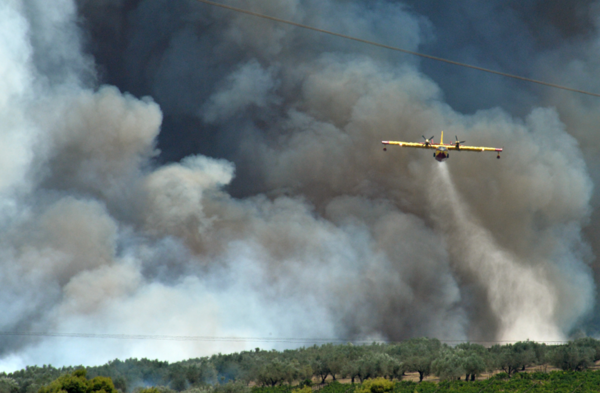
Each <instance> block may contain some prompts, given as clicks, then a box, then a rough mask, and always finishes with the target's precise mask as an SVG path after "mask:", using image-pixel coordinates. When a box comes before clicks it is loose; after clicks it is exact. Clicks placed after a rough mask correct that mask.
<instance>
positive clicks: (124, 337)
mask: <svg viewBox="0 0 600 393" xmlns="http://www.w3.org/2000/svg"><path fill="white" fill-rule="evenodd" d="M0 336H25V337H56V338H83V339H116V340H156V341H209V342H254V343H295V344H327V343H333V344H341V343H347V342H351V343H353V344H371V343H373V342H375V343H380V344H384V343H385V344H397V343H400V342H402V341H383V340H348V339H341V338H310V337H306V338H305V337H240V336H229V337H226V336H173V335H156V334H99V333H60V332H0ZM440 341H441V342H443V343H446V344H460V343H466V342H470V343H480V344H513V343H516V342H518V341H520V340H504V341H499V340H443V339H440ZM521 341H522V340H521ZM536 342H539V343H545V344H564V343H566V342H567V341H536Z"/></svg>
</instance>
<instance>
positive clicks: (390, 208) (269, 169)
mask: <svg viewBox="0 0 600 393" xmlns="http://www.w3.org/2000/svg"><path fill="white" fill-rule="evenodd" d="M229 4H232V5H235V6H240V7H247V8H249V9H252V10H253V11H256V12H263V13H266V14H269V15H274V16H278V17H281V18H286V19H292V20H295V21H298V22H303V23H307V24H311V25H315V26H318V27H327V28H329V29H331V30H335V31H337V32H340V33H344V34H349V35H354V36H360V37H362V38H365V39H371V40H375V41H379V42H385V43H388V44H391V45H396V46H400V47H403V48H405V49H409V50H422V49H423V50H424V49H427V50H431V51H435V50H438V49H443V50H441V51H440V52H439V53H436V54H437V55H443V56H445V55H446V54H447V53H448V54H453V56H449V55H448V56H447V57H453V58H454V59H456V60H459V61H469V62H472V63H475V64H478V65H482V66H486V67H490V68H498V69H502V70H503V71H508V72H514V73H523V74H529V73H533V72H539V73H540V74H542V75H544V76H548V77H552V78H565V79H564V80H565V83H571V82H572V83H573V84H574V85H576V86H575V87H585V86H581V84H582V83H584V82H583V81H584V78H585V77H592V76H593V75H594V74H595V70H596V67H595V64H597V62H596V59H594V57H593V55H592V54H588V55H585V54H586V52H585V51H584V49H585V48H587V47H589V46H590V45H593V44H594V42H595V40H596V39H597V38H596V33H595V24H594V19H593V18H591V19H590V16H589V12H583V11H582V10H588V11H590V10H592V11H593V10H594V9H595V8H594V4H591V3H590V4H588V3H581V7H583V8H580V7H570V8H569V10H570V11H569V15H571V17H570V19H569V20H571V21H572V26H571V24H569V23H566V24H565V23H563V22H562V21H558V20H557V19H556V18H555V17H554V15H555V14H554V13H552V12H550V11H548V9H547V8H544V7H542V8H541V9H540V7H541V5H540V4H541V2H533V1H532V2H525V3H519V4H516V3H515V4H512V3H511V4H510V6H509V7H507V8H506V9H502V10H501V12H497V11H498V10H499V8H498V7H499V3H495V2H491V3H489V2H488V3H486V4H482V3H480V2H471V1H464V2H455V3H453V5H450V4H445V5H443V7H442V8H440V9H439V10H436V11H435V12H434V11H432V9H431V8H429V6H430V5H431V4H428V3H426V2H405V3H399V2H392V1H377V2H368V3H365V2H361V1H341V0H330V1H308V0H295V1H288V2H285V3H282V2H280V1H262V2H250V3H249V2H245V1H241V0H240V1H232V2H230V3H229ZM552 4H553V7H556V5H555V3H552ZM588 6H589V8H588ZM590 12H591V11H590ZM441 14H444V15H447V16H446V19H444V18H442V17H441V16H440V15H441ZM452 21H468V22H469V23H470V25H469V26H467V27H461V26H464V25H465V24H464V23H462V24H460V23H451V22H452ZM492 22H493V23H492ZM539 26H544V27H552V28H551V29H549V30H548V32H540V31H535V34H534V30H535V28H536V27H539ZM486 28H487V30H486ZM454 30H456V31H454ZM494 32H495V34H494ZM450 33H456V34H450ZM459 33H460V34H459ZM483 33H485V34H483ZM465 37H477V39H478V40H479V41H476V40H475V41H473V42H474V43H473V44H472V45H471V46H468V45H461V42H463V43H464V42H465V41H466V38H465ZM498 37H505V38H506V39H498ZM553 43H556V45H553ZM570 44H574V45H573V46H572V47H571V46H570ZM575 44H576V45H575ZM51 49H54V50H51ZM49 52H51V53H49ZM491 53H493V54H494V56H489V55H490V54H491ZM565 53H567V54H569V55H570V56H567V57H566V56H564V54H565ZM503 54H504V55H503ZM0 55H2V58H3V59H6V61H4V62H3V64H2V65H1V66H0V67H1V68H0V81H1V82H0V83H2V86H3V88H2V89H1V90H0V91H1V93H0V118H1V121H2V124H3V129H2V134H1V137H2V138H3V140H2V142H3V143H2V144H0V146H2V149H3V154H2V155H0V167H1V168H2V169H3V177H2V180H1V181H0V214H2V220H0V222H2V224H1V225H0V228H1V230H2V236H1V237H0V239H1V240H0V242H1V244H2V246H1V247H0V250H1V251H0V253H1V255H2V258H1V259H0V261H2V262H1V263H0V271H1V272H2V274H1V275H0V279H1V280H2V284H3V285H2V286H0V299H2V301H3V304H7V305H10V306H7V307H9V308H7V312H5V313H3V316H2V319H1V320H0V322H1V323H2V325H1V328H2V330H3V331H59V332H86V333H88V332H93V333H114V334H163V335H171V336H173V335H185V336H190V335H196V336H239V337H265V336H272V337H307V338H311V337H312V338H319V337H332V338H340V339H344V340H356V339H382V340H401V339H405V338H410V337H417V336H424V335H425V336H434V337H438V338H441V339H470V340H477V339H484V340H494V339H496V340H519V339H527V338H529V339H533V340H560V339H564V338H566V337H568V336H569V334H571V333H572V332H573V331H574V330H576V329H592V327H593V326H594V315H595V313H594V312H593V311H592V310H593V308H594V304H595V298H596V293H595V282H597V280H595V279H594V277H595V276H594V269H595V265H594V264H593V260H594V255H596V249H595V242H594V239H593V238H591V237H590V236H589V234H590V233H593V232H594V228H595V227H594V224H593V223H592V221H591V217H594V214H595V213H594V212H595V210H594V209H595V207H596V203H595V198H594V196H593V188H594V184H595V181H596V179H595V177H594V175H593V173H592V174H591V172H590V168H593V166H592V165H591V163H592V160H591V157H593V153H594V152H595V146H598V144H596V143H595V140H591V142H590V143H586V144H584V143H583V141H585V140H586V137H588V136H589V135H591V130H592V125H593V122H591V121H589V120H586V119H590V118H591V117H589V116H587V115H589V114H590V113H593V112H594V111H595V109H596V108H595V105H596V104H595V102H593V101H590V100H586V99H582V98H581V97H575V96H573V97H572V96H568V97H567V98H565V97H566V96H565V93H562V92H561V93H548V92H547V91H546V90H544V91H542V90H541V89H539V88H537V87H529V86H524V85H520V84H516V83H512V82H505V81H502V80H497V79H494V77H489V76H485V75H479V74H477V75H475V74H472V73H471V71H469V72H467V71H462V70H459V71H458V72H456V73H454V74H453V73H451V72H450V69H449V68H442V67H438V66H432V65H429V64H428V63H426V62H424V61H420V60H418V59H414V58H410V57H407V56H404V55H398V54H395V53H388V52H386V51H382V50H380V49H376V48H370V47H365V46H364V45H361V44H357V43H354V42H346V41H343V40H339V39H338V38H334V37H327V36H323V35H320V34H316V33H314V32H308V31H303V30H301V29H298V28H295V27H292V26H287V25H279V24H275V23H272V22H266V21H263V20H260V19H255V18H251V17H248V16H246V15H239V14H236V13H232V12H230V11H225V10H221V9H215V8H211V7H208V6H206V5H203V4H198V3H197V2H193V1H181V2H172V1H165V0H141V1H140V0H138V1H127V0H121V1H118V0H113V1H109V0H106V1H83V0H80V1H78V2H72V1H68V0H62V1H61V2H60V4H52V5H48V4H46V3H44V2H41V1H33V0H29V1H25V0H23V1H17V0H15V1H11V2H9V3H5V4H3V5H1V6H0ZM454 55H455V56H456V57H455V56H454ZM92 56H93V58H92ZM548 64H553V65H555V66H552V67H550V66H548ZM507 67H508V69H507ZM573 69H576V70H580V71H581V70H583V71H585V72H579V73H578V74H577V76H576V77H574V76H572V77H569V75H573V73H570V72H569V70H573ZM542 93H543V94H542ZM515 97H516V98H515ZM584 115H586V116H587V117H586V116H584ZM441 129H443V130H445V131H446V138H448V137H453V136H454V135H459V136H460V137H461V139H466V140H467V141H468V143H469V144H474V145H492V146H503V147H504V148H505V151H506V155H505V158H504V159H503V160H500V161H498V160H496V159H495V157H494V156H493V155H484V154H481V155H478V154H476V153H473V154H468V153H457V152H453V153H452V154H451V155H452V157H451V160H450V161H449V162H448V163H445V164H438V163H437V162H435V161H434V160H432V158H431V157H430V156H429V154H428V153H427V152H422V151H401V150H400V149H398V150H395V151H390V152H388V153H386V154H384V153H383V152H382V151H381V146H380V144H379V141H380V140H382V139H400V140H415V139H417V138H419V137H420V135H422V134H427V136H429V135H430V134H431V133H433V134H435V135H436V138H437V134H438V132H439V130H441ZM588 130H590V131H589V132H588ZM580 146H582V147H580ZM590 265H591V267H590ZM590 321H591V322H590ZM589 331H590V332H592V333H593V332H595V331H594V330H589ZM280 345H284V344H280ZM255 346H256V343H254V342H239V343H220V342H209V343H205V342H198V343H194V344H192V345H190V344H189V343H187V342H186V343H182V344H177V343H174V342H168V345H167V344H165V343H161V342H151V343H149V342H143V343H142V342H129V341H127V342H119V343H111V342H101V343H99V342H94V341H86V340H81V341H72V339H71V341H60V340H57V339H38V340H31V339H22V340H14V339H12V338H11V339H8V338H4V339H3V340H2V341H1V342H0V354H1V356H2V364H3V367H4V368H14V367H20V366H23V365H24V364H31V363H52V364H56V365H60V364H80V363H84V364H91V363H100V362H104V361H106V360H108V359H112V358H115V357H130V356H136V357H141V356H146V357H152V358H157V357H158V358H162V359H167V360H175V359H182V358H185V357H192V356H202V355H207V354H210V353H213V352H217V351H220V352H228V351H236V350H242V349H248V348H254V347H255ZM279 348H281V347H279Z"/></svg>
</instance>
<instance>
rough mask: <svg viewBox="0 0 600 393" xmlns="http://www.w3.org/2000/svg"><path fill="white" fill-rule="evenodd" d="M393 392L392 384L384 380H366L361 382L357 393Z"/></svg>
mask: <svg viewBox="0 0 600 393" xmlns="http://www.w3.org/2000/svg"><path fill="white" fill-rule="evenodd" d="M392 390H394V383H393V382H392V381H388V380H387V379H385V378H375V379H367V380H366V381H365V382H363V384H362V386H361V388H360V389H359V390H357V392H358V393H384V392H391V391H392Z"/></svg>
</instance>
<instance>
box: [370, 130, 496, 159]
mask: <svg viewBox="0 0 600 393" xmlns="http://www.w3.org/2000/svg"><path fill="white" fill-rule="evenodd" d="M423 139H425V142H396V141H381V143H383V144H384V145H398V146H400V147H416V148H419V149H435V152H434V153H433V157H434V158H435V159H436V160H438V161H439V162H442V161H444V160H447V159H448V158H449V157H450V152H449V150H458V151H461V150H465V151H495V152H497V153H498V156H497V157H496V158H500V152H501V151H502V148H499V149H498V148H495V147H481V146H463V145H462V144H463V143H465V141H459V140H458V137H456V141H455V142H452V143H447V144H444V131H442V136H441V138H440V143H433V137H431V138H429V139H427V138H425V136H423ZM386 150H387V148H385V147H384V148H383V151H386Z"/></svg>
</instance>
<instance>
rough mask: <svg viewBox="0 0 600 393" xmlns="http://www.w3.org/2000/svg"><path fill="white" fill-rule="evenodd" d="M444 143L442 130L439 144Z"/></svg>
mask: <svg viewBox="0 0 600 393" xmlns="http://www.w3.org/2000/svg"><path fill="white" fill-rule="evenodd" d="M443 144H444V131H442V136H441V137H440V145H443Z"/></svg>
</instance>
